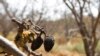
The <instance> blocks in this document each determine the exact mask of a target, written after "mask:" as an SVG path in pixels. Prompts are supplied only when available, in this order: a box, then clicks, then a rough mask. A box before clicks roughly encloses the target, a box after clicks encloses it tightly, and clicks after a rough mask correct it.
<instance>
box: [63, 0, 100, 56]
mask: <svg viewBox="0 0 100 56" xmlns="http://www.w3.org/2000/svg"><path fill="white" fill-rule="evenodd" d="M63 1H64V3H65V5H66V6H67V7H68V8H69V9H70V10H71V12H72V14H73V15H74V18H75V21H76V23H77V25H78V27H79V30H80V33H81V35H82V37H83V38H82V39H83V42H84V48H85V52H86V56H95V48H96V46H97V43H98V39H97V37H96V29H97V26H98V23H99V22H100V0H95V1H98V2H95V1H92V0H63ZM93 2H95V4H96V3H98V6H97V7H98V15H97V17H94V16H93V13H92V11H91V9H92V6H90V4H92V3H93ZM86 6H87V7H86ZM85 9H89V10H88V11H89V14H90V18H91V30H90V31H89V29H88V28H87V26H86V24H85V22H84V21H83V17H84V15H83V13H84V10H85Z"/></svg>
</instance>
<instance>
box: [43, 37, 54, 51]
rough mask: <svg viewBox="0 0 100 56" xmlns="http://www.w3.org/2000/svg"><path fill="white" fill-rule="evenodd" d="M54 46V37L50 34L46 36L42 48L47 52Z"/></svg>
mask: <svg viewBox="0 0 100 56" xmlns="http://www.w3.org/2000/svg"><path fill="white" fill-rule="evenodd" d="M53 46H54V38H53V37H52V36H48V37H46V39H45V40H44V49H45V51H47V52H49V51H50V50H51V49H52V48H53Z"/></svg>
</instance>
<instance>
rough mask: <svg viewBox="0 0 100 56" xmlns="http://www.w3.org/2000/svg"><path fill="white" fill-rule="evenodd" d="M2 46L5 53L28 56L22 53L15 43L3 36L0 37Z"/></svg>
mask: <svg viewBox="0 0 100 56" xmlns="http://www.w3.org/2000/svg"><path fill="white" fill-rule="evenodd" d="M0 46H2V47H3V48H4V51H6V52H7V53H10V54H13V55H14V56H26V54H25V53H23V52H21V51H20V50H19V49H18V48H17V47H16V45H15V44H14V43H11V42H10V41H9V40H7V39H6V38H5V37H3V36H0Z"/></svg>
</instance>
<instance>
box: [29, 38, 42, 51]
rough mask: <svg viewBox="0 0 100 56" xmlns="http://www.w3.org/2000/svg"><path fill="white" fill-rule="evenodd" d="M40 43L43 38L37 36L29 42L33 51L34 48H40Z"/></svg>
mask: <svg viewBox="0 0 100 56" xmlns="http://www.w3.org/2000/svg"><path fill="white" fill-rule="evenodd" d="M42 43H43V39H42V38H41V37H37V38H36V39H35V40H33V42H32V44H31V49H32V51H35V50H36V49H38V48H40V46H41V45H42Z"/></svg>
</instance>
